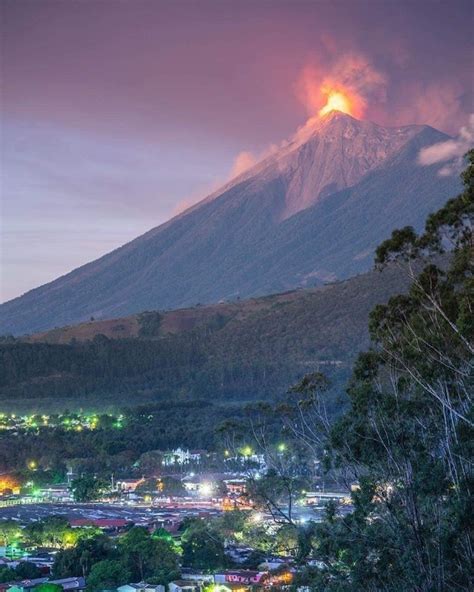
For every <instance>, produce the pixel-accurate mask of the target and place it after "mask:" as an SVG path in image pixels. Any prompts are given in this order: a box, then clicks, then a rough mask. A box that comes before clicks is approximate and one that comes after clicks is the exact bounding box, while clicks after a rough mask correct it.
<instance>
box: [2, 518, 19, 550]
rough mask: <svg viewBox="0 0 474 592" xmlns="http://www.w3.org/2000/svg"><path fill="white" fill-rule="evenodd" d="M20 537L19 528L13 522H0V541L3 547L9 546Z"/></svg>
mask: <svg viewBox="0 0 474 592" xmlns="http://www.w3.org/2000/svg"><path fill="white" fill-rule="evenodd" d="M20 536H21V528H20V526H19V525H18V523H17V522H16V521H15V520H2V521H0V541H1V542H2V544H3V545H4V546H5V547H8V546H10V545H11V544H12V543H14V542H15V541H17V540H18V539H19V538H20Z"/></svg>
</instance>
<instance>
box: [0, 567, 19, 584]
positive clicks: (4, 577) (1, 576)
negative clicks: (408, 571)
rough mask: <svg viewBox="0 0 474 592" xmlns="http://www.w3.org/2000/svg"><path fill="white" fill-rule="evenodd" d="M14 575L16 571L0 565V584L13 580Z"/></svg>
mask: <svg viewBox="0 0 474 592" xmlns="http://www.w3.org/2000/svg"><path fill="white" fill-rule="evenodd" d="M15 577H16V573H15V571H14V570H13V569H10V568H9V567H0V582H1V583H2V584H3V583H5V582H12V581H14V580H15Z"/></svg>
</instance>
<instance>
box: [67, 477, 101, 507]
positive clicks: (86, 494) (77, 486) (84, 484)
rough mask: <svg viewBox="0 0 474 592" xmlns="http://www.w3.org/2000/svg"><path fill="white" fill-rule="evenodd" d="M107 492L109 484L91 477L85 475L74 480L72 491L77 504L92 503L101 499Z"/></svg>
mask: <svg viewBox="0 0 474 592" xmlns="http://www.w3.org/2000/svg"><path fill="white" fill-rule="evenodd" d="M106 490H107V483H106V482H105V481H104V480H102V479H96V478H95V477H92V476H91V475H84V476H83V477H78V478H77V479H74V480H73V481H72V483H71V491H72V495H73V497H74V500H75V501H76V502H92V501H94V500H97V499H99V498H100V497H101V496H102V495H103V494H104V492H105V491H106Z"/></svg>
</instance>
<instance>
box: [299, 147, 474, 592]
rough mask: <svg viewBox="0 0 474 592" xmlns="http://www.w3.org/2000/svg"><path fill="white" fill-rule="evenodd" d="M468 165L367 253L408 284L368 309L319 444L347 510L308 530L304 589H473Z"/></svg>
mask: <svg viewBox="0 0 474 592" xmlns="http://www.w3.org/2000/svg"><path fill="white" fill-rule="evenodd" d="M468 158H469V165H468V168H467V170H466V171H465V173H464V174H463V180H464V183H465V189H464V192H463V193H462V194H461V195H460V196H459V197H457V198H455V199H452V200H450V201H448V202H447V204H446V206H445V207H443V208H442V209H441V210H439V211H438V212H436V213H435V214H432V215H431V216H430V217H429V218H428V220H427V223H426V228H425V232H424V233H423V234H421V235H420V236H418V235H417V234H416V233H415V232H414V231H413V230H412V229H409V228H405V229H402V230H401V231H396V232H394V233H393V235H392V238H391V239H389V240H388V241H386V242H385V243H383V244H382V245H381V246H380V247H379V248H378V249H377V254H376V261H377V264H379V265H385V264H387V263H389V262H391V263H392V264H400V265H402V266H404V268H405V269H407V270H408V273H409V274H410V278H411V282H412V283H411V287H410V290H409V293H408V294H406V295H401V296H395V297H393V298H392V299H391V300H390V301H389V302H388V304H387V305H383V306H377V307H376V308H375V309H374V311H373V313H372V315H371V318H370V332H371V337H372V341H373V348H372V350H370V351H369V352H367V353H365V354H362V355H361V356H360V357H359V359H358V361H357V363H356V365H355V367H354V373H353V378H352V380H351V384H350V387H349V391H348V392H349V397H350V402H351V407H350V410H349V411H348V412H347V413H346V414H345V416H344V417H343V418H342V419H340V420H339V421H338V422H337V423H336V425H335V426H334V427H333V428H332V429H331V432H330V436H329V440H328V441H327V442H326V444H327V446H328V447H330V450H331V459H332V462H333V465H334V466H336V467H340V468H342V469H344V470H345V471H346V472H347V476H348V478H349V479H352V480H353V481H357V483H358V489H357V490H356V491H354V493H353V503H354V512H353V513H352V514H350V515H348V516H346V517H345V518H337V516H336V515H335V513H334V512H333V511H329V512H328V516H327V519H326V521H325V522H324V523H323V524H322V525H320V526H318V527H317V529H316V550H315V553H316V556H317V557H318V558H319V559H320V560H321V561H323V562H324V564H325V566H326V568H325V569H323V570H320V571H319V572H318V574H317V575H316V576H315V578H314V580H313V586H316V587H318V586H319V587H320V588H321V589H324V590H327V591H328V592H329V591H333V590H334V591H338V592H342V591H346V590H347V591H349V590H364V591H367V592H376V591H377V592H378V591H380V590H384V591H387V592H402V591H403V592H409V591H412V592H431V591H435V590H436V591H438V590H453V591H454V590H466V591H467V590H470V589H471V585H472V581H471V576H472V573H473V569H474V563H473V551H472V515H473V513H472V499H473V496H472V493H473V491H472V489H473V485H474V478H473V473H472V462H471V460H472V453H473V450H472V442H473V441H474V429H473V428H474V414H473V407H472V394H473V390H474V389H473V372H472V369H473V361H474V343H473V341H474V324H473V323H472V319H473V318H474V314H473V313H474V308H473V296H474V284H473V272H474V268H473V261H474V258H473V253H474V251H473V246H474V245H473V238H472V228H473V223H474V150H473V151H471V152H470V153H469V155H468ZM443 252H448V257H447V263H446V261H445V263H446V264H445V265H443V266H441V267H438V266H437V265H436V264H435V263H434V262H433V259H428V260H427V261H426V264H425V266H424V268H423V269H422V270H421V272H420V273H417V271H416V269H415V267H414V265H413V263H412V262H413V261H414V260H416V261H419V260H420V258H425V257H427V258H429V257H432V256H433V255H436V254H440V253H443ZM307 427H308V428H311V427H312V426H307ZM304 435H305V436H306V437H307V438H311V435H310V432H309V430H308V429H307V430H306V431H305V433H304Z"/></svg>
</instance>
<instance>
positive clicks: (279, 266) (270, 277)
mask: <svg viewBox="0 0 474 592" xmlns="http://www.w3.org/2000/svg"><path fill="white" fill-rule="evenodd" d="M447 138H448V136H446V135H445V134H443V133H442V132H440V131H438V130H435V129H433V128H431V127H429V126H419V125H410V126H404V127H397V128H389V127H382V126H379V125H376V124H374V123H371V122H367V121H360V120H357V119H354V118H353V117H351V116H349V115H346V114H343V113H340V112H331V113H330V114H328V115H326V116H325V117H323V118H314V119H312V120H309V121H308V123H307V124H306V125H305V126H304V127H302V128H301V129H300V130H298V132H297V133H296V134H295V135H294V137H293V138H291V139H290V140H289V141H287V142H285V143H283V144H282V145H281V147H280V148H279V149H278V150H277V151H275V152H274V153H273V154H271V155H270V156H268V157H267V158H265V159H264V160H262V161H261V162H260V163H258V164H257V165H255V166H254V167H252V168H251V169H249V170H248V171H246V172H245V173H243V174H241V175H240V176H238V177H237V178H235V179H233V180H232V181H231V182H230V183H228V184H227V185H225V186H224V187H222V188H221V189H220V190H219V191H217V192H214V193H213V194H212V195H210V196H209V197H207V198H206V199H204V200H203V201H201V202H200V203H198V204H196V205H195V206H193V207H192V208H190V209H189V210H187V211H185V212H183V213H182V214H180V215H178V216H176V217H175V218H173V219H171V220H170V221H168V222H166V223H165V224H162V225H161V226H158V227H156V228H153V229H152V230H150V231H149V232H147V233H146V234H144V235H142V236H140V237H138V238H136V239H135V240H133V241H131V242H130V243H127V244H126V245H124V246H122V247H120V248H119V249H116V250H115V251H112V252H111V253H108V254H107V255H104V256H103V257H101V258H100V259H97V260H96V261H93V262H91V263H88V264H86V265H84V266H82V267H80V268H78V269H75V270H74V271H72V272H70V273H69V274H67V275H65V276H62V277H60V278H58V279H56V280H54V281H53V282H51V283H48V284H45V285H44V286H41V287H39V288H36V289H34V290H31V291H30V292H27V293H26V294H24V295H23V296H20V297H19V298H15V299H14V300H11V301H9V302H6V303H5V304H3V305H1V306H0V333H3V334H5V333H11V334H15V335H20V334H25V333H31V332H36V331H43V330H46V329H49V328H52V327H56V326H64V325H68V324H73V323H78V322H81V321H84V320H88V319H89V318H90V317H91V316H92V317H94V318H96V319H105V318H113V317H118V316H124V315H128V314H133V313H137V312H140V311H144V310H153V309H169V308H179V307H183V306H192V305H195V304H197V303H211V302H217V301H220V300H223V299H229V300H232V299H237V298H245V297H250V296H261V295H265V294H270V293H274V292H282V291H285V290H289V289H293V288H295V287H300V286H301V287H305V286H314V285H318V284H321V283H324V282H328V281H336V280H339V279H345V278H347V277H350V276H352V275H355V274H358V273H361V272H363V271H366V270H367V269H369V268H370V267H371V264H372V258H373V251H374V249H375V247H376V246H377V244H378V243H379V242H380V241H382V240H384V239H385V238H387V237H388V236H390V233H391V231H392V230H393V229H394V228H396V227H400V226H405V225H412V226H414V227H415V228H416V229H421V227H422V225H423V223H424V220H425V218H426V216H427V215H428V214H429V213H430V212H432V211H433V210H436V209H437V208H439V207H440V206H441V205H442V204H444V202H445V201H446V200H447V199H448V198H449V197H452V196H453V195H455V194H456V193H457V192H458V191H459V189H460V182H459V181H458V180H457V179H456V178H454V177H446V176H440V175H439V165H432V166H429V167H422V166H420V165H419V164H418V163H417V156H418V153H419V151H420V149H421V148H424V147H426V146H430V145H432V144H434V143H436V142H440V141H444V140H446V139H447Z"/></svg>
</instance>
